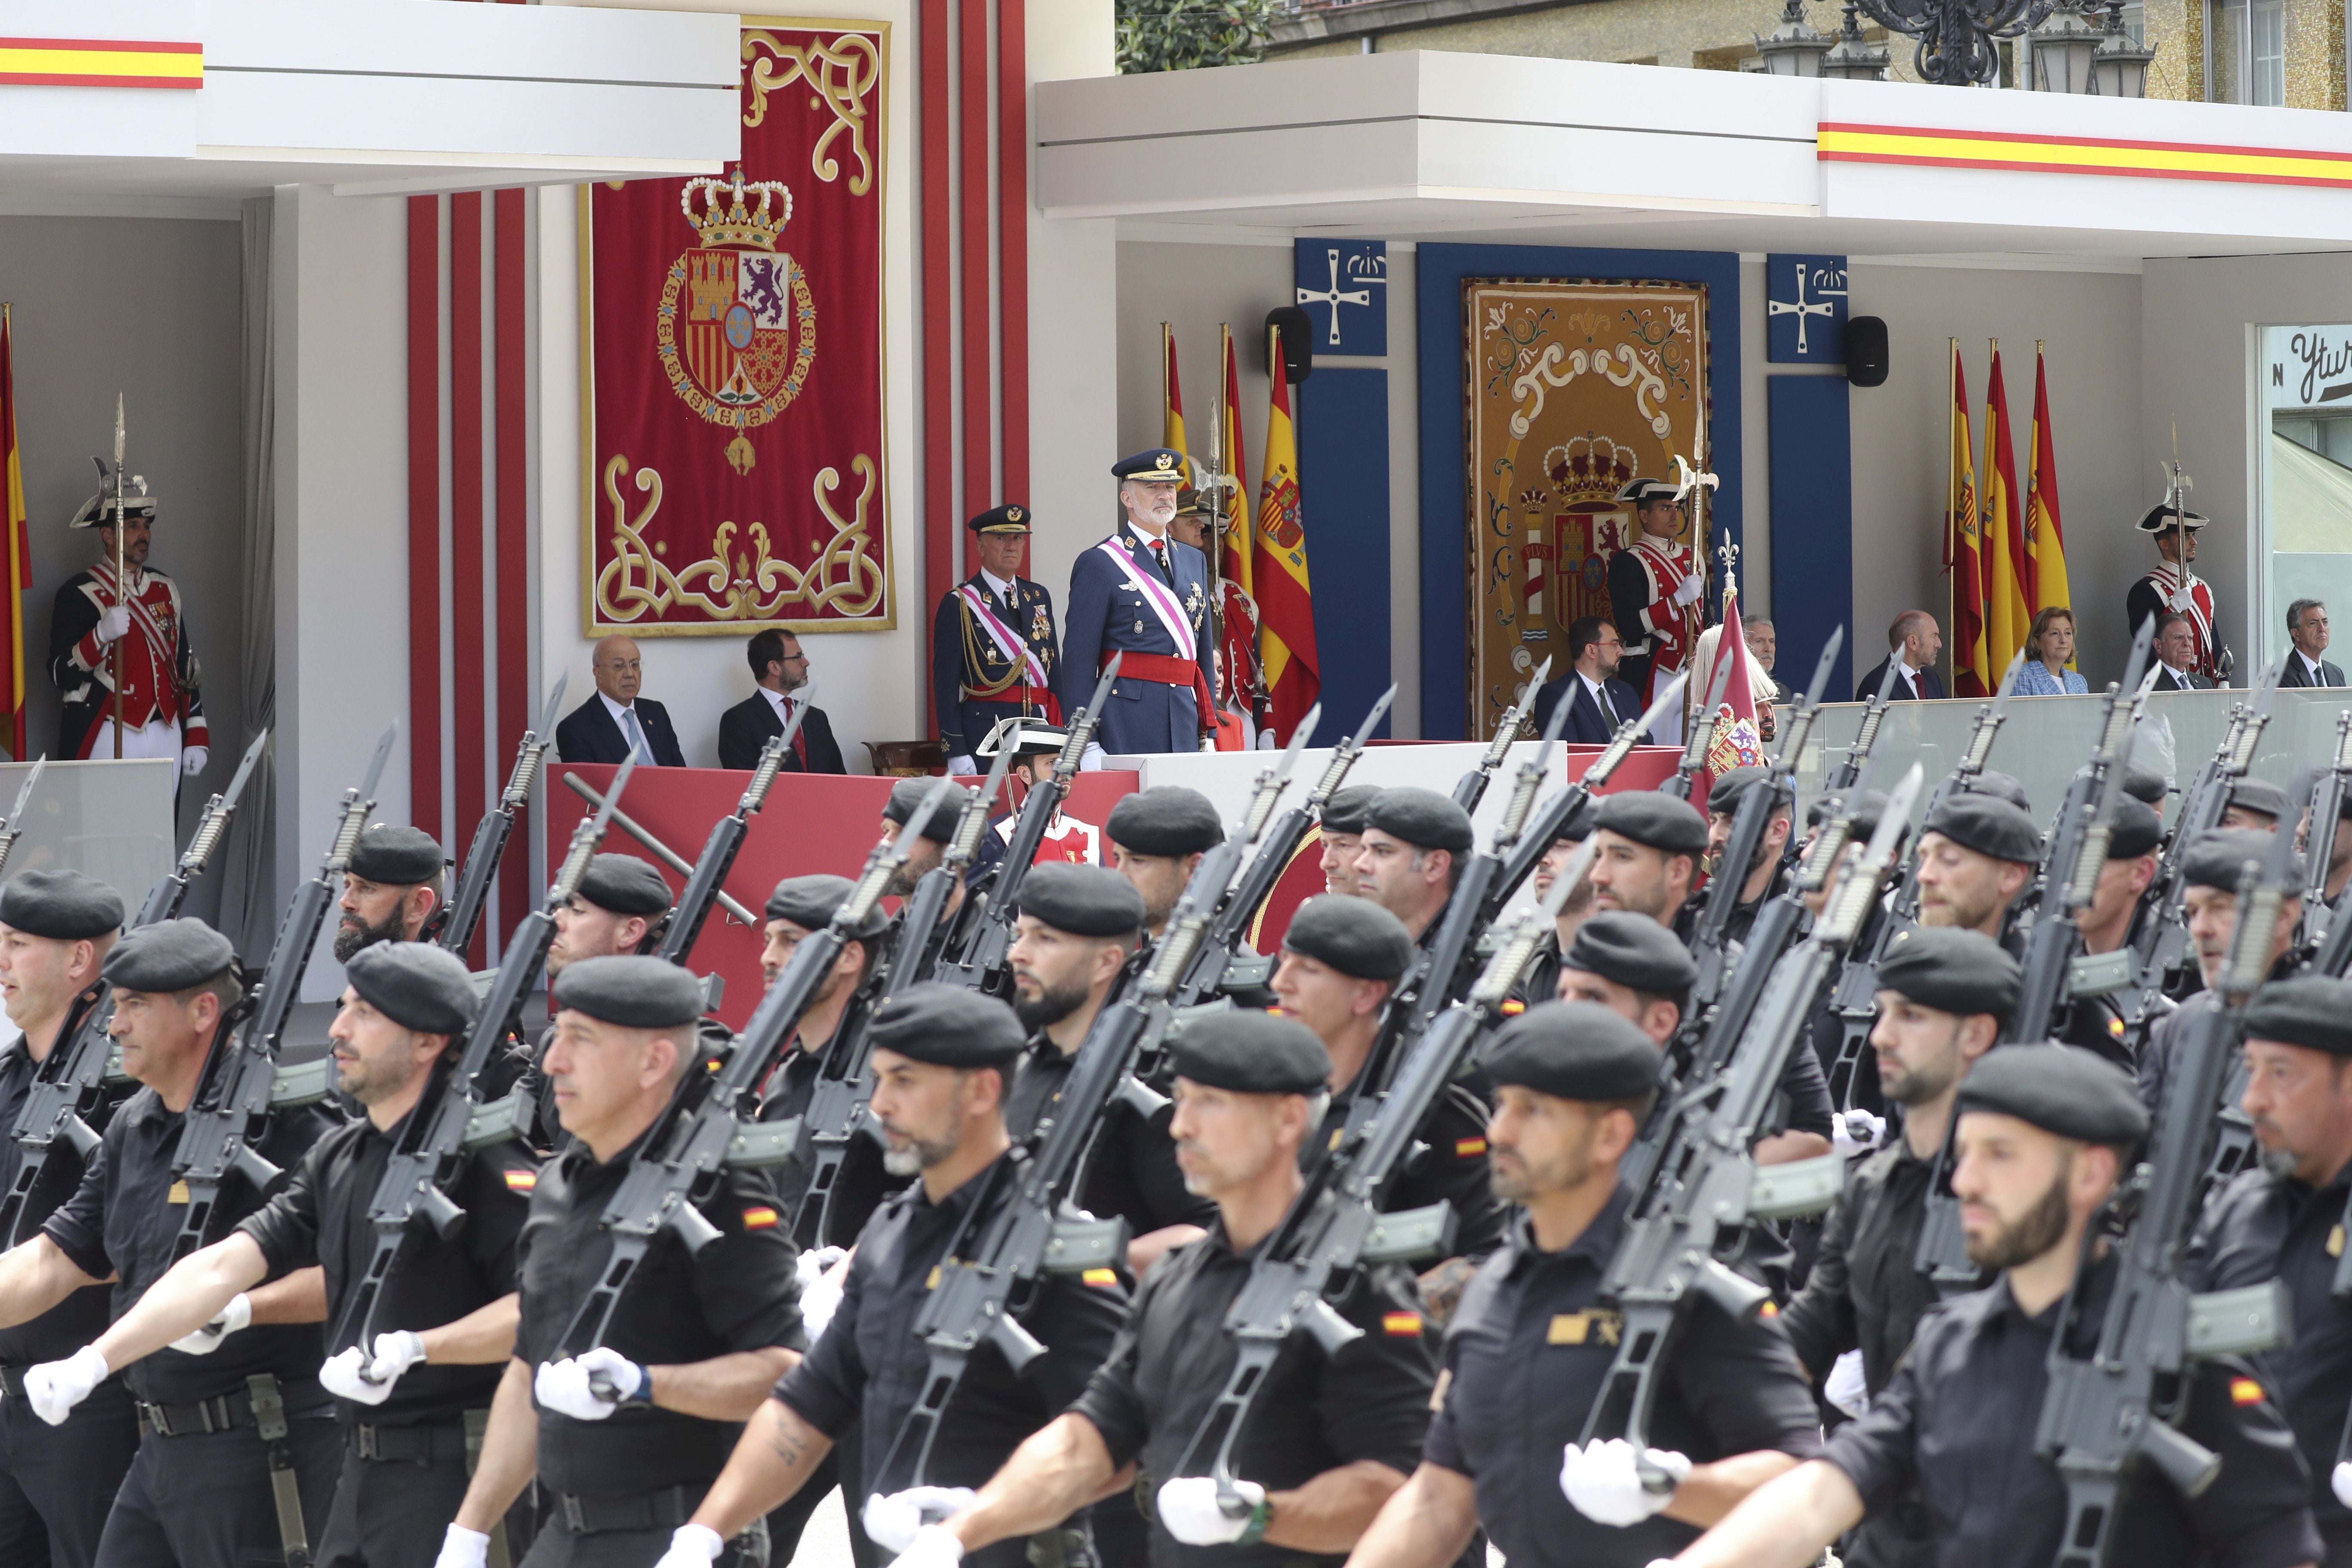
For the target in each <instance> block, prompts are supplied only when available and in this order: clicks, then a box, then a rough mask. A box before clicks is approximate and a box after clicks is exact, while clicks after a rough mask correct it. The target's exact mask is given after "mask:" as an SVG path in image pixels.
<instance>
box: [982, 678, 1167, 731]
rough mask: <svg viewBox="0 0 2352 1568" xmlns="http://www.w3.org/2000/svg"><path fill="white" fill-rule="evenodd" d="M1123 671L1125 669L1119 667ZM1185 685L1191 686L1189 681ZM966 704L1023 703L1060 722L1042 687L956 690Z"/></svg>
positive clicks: (1056, 705)
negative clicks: (1037, 708) (1043, 711)
mask: <svg viewBox="0 0 2352 1568" xmlns="http://www.w3.org/2000/svg"><path fill="white" fill-rule="evenodd" d="M1120 668H1121V669H1122V671H1124V669H1125V667H1124V666H1121V667H1120ZM1185 684H1186V685H1188V686H1189V685H1190V684H1192V683H1191V682H1190V681H1187V682H1185ZM957 689H958V690H959V691H961V693H962V695H963V700H965V701H966V702H1024V703H1030V704H1034V706H1036V707H1039V708H1042V709H1044V710H1045V718H1046V720H1047V721H1048V722H1050V723H1055V724H1058V723H1060V722H1061V721H1062V700H1061V699H1060V698H1058V697H1056V696H1055V695H1054V694H1053V693H1052V692H1051V691H1048V690H1047V689H1045V688H1044V687H1042V686H999V687H994V688H992V689H987V690H974V689H972V688H971V687H969V686H961V687H959V688H957Z"/></svg>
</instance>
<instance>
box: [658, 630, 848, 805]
mask: <svg viewBox="0 0 2352 1568" xmlns="http://www.w3.org/2000/svg"><path fill="white" fill-rule="evenodd" d="M744 654H745V657H746V658H748V659H749V660H750V661H751V679H753V680H754V681H756V682H758V684H759V687H760V689H759V690H757V691H755V692H753V693H752V694H751V696H749V697H746V698H745V699H743V700H742V701H740V702H738V703H737V704H735V706H734V707H732V708H730V709H729V710H727V711H726V712H724V713H721V714H720V715H719V766H720V767H722V768H740V769H745V770H749V769H751V768H755V767H758V766H759V765H760V752H761V749H762V748H764V747H765V746H766V745H767V743H768V737H769V736H771V735H781V734H782V733H783V732H784V731H786V730H787V729H789V728H791V727H792V722H793V714H795V713H797V712H799V711H800V710H801V709H802V708H803V707H804V706H806V707H808V717H807V718H806V719H804V720H803V721H801V728H800V733H799V734H797V735H794V736H793V743H792V744H791V745H789V746H787V747H785V748H784V767H783V771H784V772H786V773H847V772H848V771H849V770H848V769H847V768H846V767H845V766H843V765H842V761H841V747H840V745H839V743H838V742H835V740H834V738H833V721H831V720H829V719H827V718H826V717H825V716H824V709H822V708H817V707H814V706H810V705H809V704H808V703H807V701H806V700H805V699H803V698H799V697H794V696H793V692H795V691H798V690H799V689H801V688H803V687H804V686H806V685H807V684H808V679H809V661H808V655H806V654H804V653H803V652H802V651H801V639H800V638H798V637H794V636H793V634H792V633H790V632H784V631H778V630H776V629H775V628H773V627H770V628H769V629H768V630H766V631H763V632H761V634H760V635H759V636H757V637H753V638H752V639H751V646H750V647H748V648H746V649H745V650H744ZM665 722H667V721H665Z"/></svg>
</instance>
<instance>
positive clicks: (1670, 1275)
mask: <svg viewBox="0 0 2352 1568" xmlns="http://www.w3.org/2000/svg"><path fill="white" fill-rule="evenodd" d="M1919 780H1920V770H1919V766H1918V764H1917V763H1913V764H1912V766H1911V770H1910V772H1909V773H1906V774H1905V775H1904V778H1903V782H1902V783H1901V784H1897V785H1896V786H1895V791H1894V795H1893V798H1892V799H1891V800H1890V801H1889V803H1888V805H1887V809H1886V815H1885V816H1884V817H1883V818H1882V819H1881V820H1880V821H1879V824H1878V829H1877V831H1876V832H1874V833H1873V834H1872V835H1871V837H1870V843H1869V845H1868V846H1867V847H1864V850H1863V852H1862V853H1861V854H1859V855H1857V856H1855V857H1853V858H1852V859H1851V860H1849V861H1848V862H1847V863H1846V865H1845V866H1844V868H1843V869H1842V870H1841V871H1840V872H1839V875H1838V879H1837V882H1836V885H1835V887H1834V888H1833V889H1832V890H1831V893H1830V897H1829V902H1828V904H1827V905H1826V906H1825V907H1824V908H1823V910H1822V918H1821V919H1820V920H1819V921H1816V922H1815V923H1814V926H1813V929H1812V931H1811V934H1810V935H1809V936H1808V937H1807V938H1806V939H1805V940H1804V942H1801V943H1800V944H1799V945H1798V946H1797V947H1795V948H1794V949H1792V950H1790V952H1788V953H1786V954H1785V955H1783V956H1782V958H1781V959H1780V962H1779V963H1776V964H1774V965H1773V966H1772V977H1771V979H1770V980H1769V982H1768V983H1767V984H1766V985H1765V990H1764V996H1763V999H1762V1000H1761V1001H1760V1002H1759V1004H1758V1005H1757V1008H1756V1015H1755V1019H1754V1022H1753V1023H1752V1024H1751V1025H1750V1026H1749V1027H1748V1032H1747V1034H1746V1036H1745V1037H1743V1038H1742V1039H1741V1040H1740V1041H1739V1043H1738V1046H1737V1047H1735V1048H1734V1049H1733V1051H1732V1053H1731V1058H1730V1060H1729V1062H1728V1063H1727V1065H1726V1067H1725V1069H1724V1070H1723V1072H1721V1073H1720V1074H1718V1075H1717V1076H1716V1077H1715V1078H1713V1079H1709V1080H1707V1081H1705V1082H1701V1083H1696V1084H1694V1085H1693V1086H1692V1087H1691V1088H1690V1089H1688V1090H1687V1091H1686V1092H1685V1093H1683V1094H1682V1095H1681V1096H1679V1097H1678V1099H1677V1100H1676V1101H1675V1104H1674V1106H1673V1107H1672V1108H1671V1110H1669V1112H1668V1116H1667V1125H1666V1131H1665V1135H1664V1137H1663V1138H1662V1139H1661V1140H1660V1141H1659V1146H1660V1147H1661V1148H1662V1149H1663V1150H1664V1157H1663V1159H1661V1160H1660V1161H1659V1163H1658V1164H1657V1167H1656V1169H1655V1171H1654V1173H1653V1174H1652V1175H1651V1177H1650V1179H1649V1180H1648V1181H1647V1182H1646V1183H1644V1184H1642V1185H1641V1186H1640V1187H1639V1188H1637V1189H1636V1192H1635V1195H1634V1197H1633V1202H1632V1203H1631V1204H1630V1205H1628V1206H1627V1208H1626V1211H1625V1229H1624V1235H1623V1237H1622V1239H1621V1240H1620V1241H1619V1242H1618V1244H1617V1251H1616V1255H1615V1256H1614V1257H1612V1258H1610V1260H1609V1268H1608V1269H1607V1271H1606V1272H1605V1273H1603V1274H1602V1276H1601V1289H1600V1299H1601V1301H1602V1302H1604V1303H1606V1304H1608V1305H1611V1306H1613V1307H1615V1308H1616V1309H1617V1310H1619V1311H1620V1312H1622V1314H1623V1315H1624V1331H1623V1333H1622V1336H1621V1337H1620V1339H1619V1342H1618V1349H1617V1357H1616V1360H1615V1361H1614V1362H1613V1363H1611V1365H1610V1368H1609V1373H1608V1376H1607V1378H1606V1379H1605V1380H1604V1381H1603V1383H1602V1384H1601V1392H1600V1394H1599V1396H1598V1397H1596V1398H1595V1399H1594V1400H1593V1402H1592V1410H1591V1415H1589V1416H1588V1417H1587V1419H1586V1422H1585V1428H1584V1436H1585V1438H1586V1440H1588V1441H1589V1440H1591V1439H1592V1438H1595V1437H1599V1436H1612V1435H1622V1436H1623V1437H1624V1438H1625V1439H1626V1440H1627V1441H1628V1442H1630V1443H1632V1444H1633V1452H1634V1454H1635V1455H1636V1456H1637V1458H1636V1461H1635V1462H1636V1464H1637V1465H1638V1466H1639V1467H1640V1469H1641V1473H1642V1482H1643V1486H1644V1487H1646V1488H1648V1489H1650V1490H1652V1491H1653V1492H1658V1493H1663V1492H1667V1491H1671V1490H1672V1489H1674V1482H1673V1480H1672V1479H1670V1478H1669V1477H1668V1476H1667V1475H1666V1474H1665V1473H1664V1471H1663V1470H1659V1469H1658V1468H1655V1467H1654V1466H1653V1465H1651V1464H1650V1462H1649V1458H1648V1446H1649V1428H1650V1411H1651V1406H1652V1403H1653V1401H1654V1399H1655V1397H1656V1389H1657V1382H1656V1378H1657V1371H1658V1368H1659V1367H1660V1366H1662V1365H1664V1363H1665V1360H1666V1358H1667V1357H1668V1356H1669V1355H1671V1354H1672V1353H1673V1351H1674V1345H1675V1340H1676V1339H1677V1338H1678V1337H1679V1335H1680V1333H1681V1331H1682V1329H1683V1326H1684V1324H1685V1321H1686V1320H1687V1318H1688V1316H1689V1313H1690V1310H1691V1309H1692V1308H1693V1307H1694V1306H1695V1305H1696V1300H1697V1299H1698V1298H1700V1297H1705V1298H1706V1300H1710V1301H1713V1302H1714V1303H1715V1304H1716V1305H1717V1306H1718V1307H1720V1308H1722V1309H1723V1310H1725V1311H1726V1312H1728V1313H1729V1314H1731V1315H1732V1316H1733V1317H1735V1318H1753V1317H1754V1316H1756V1314H1757V1312H1758V1311H1759V1310H1761V1309H1762V1307H1763V1305H1764V1303H1765V1302H1766V1301H1768V1300H1770V1299H1771V1292H1770V1291H1769V1290H1768V1289H1765V1288H1764V1287H1763V1286H1761V1285H1759V1284H1757V1283H1756V1282H1755V1281H1754V1280H1752V1279H1748V1278H1746V1277H1745V1276H1743V1275H1740V1274H1738V1273H1736V1272H1734V1271H1733V1270H1732V1268H1730V1267H1729V1266H1728V1265H1727V1264H1726V1263H1725V1262H1724V1261H1723V1259H1724V1258H1727V1257H1731V1256H1735V1255H1736V1254H1737V1252H1738V1246H1739V1243H1740V1241H1741V1239H1742V1238H1743V1237H1744V1235H1745V1233H1746V1231H1747V1228H1748V1223H1749V1222H1750V1221H1752V1220H1759V1219H1797V1218H1801V1217H1803V1216H1805V1215H1817V1214H1819V1213H1821V1212H1822V1210H1823V1209H1826V1208H1828V1207H1829V1206H1830V1205H1831V1204H1832V1203H1833V1202H1835V1201H1836V1199H1837V1194H1838V1191H1839V1189H1840V1188H1841V1186H1843V1183H1844V1180H1845V1163H1844V1161H1843V1158H1842V1157H1841V1156H1839V1155H1836V1154H1824V1155H1822V1156H1821V1157H1820V1158H1819V1159H1815V1160H1800V1161H1797V1162H1795V1163H1792V1164H1786V1165H1766V1166H1759V1165H1758V1164H1757V1163H1756V1156H1755V1153H1754V1152H1753V1150H1752V1149H1751V1148H1750V1144H1752V1143H1753V1142H1754V1141H1755V1138H1756V1136H1757V1134H1758V1132H1759V1131H1760V1130H1761V1129H1762V1128H1763V1126H1764V1123H1765V1119H1766V1118H1767V1117H1768V1116H1769V1115H1770V1113H1771V1108H1772V1101H1773V1097H1774V1095H1775V1094H1776V1093H1777V1092H1778V1090H1779V1087H1780V1076H1781V1073H1782V1071H1783V1070H1784V1069H1785V1068H1786V1067H1787V1065H1788V1060H1789V1053H1790V1051H1791V1050H1799V1049H1807V1048H1810V1047H1808V1046H1807V1045H1806V1044H1805V1042H1804V1036H1805V1031H1806V1027H1807V1026H1808V1024H1809V1023H1810V1022H1811V1018H1812V1016H1813V1003H1814V1000H1815V998H1816V997H1818V996H1819V995H1820V994H1821V991H1822V986H1823V985H1824V984H1827V983H1828V981H1829V977H1830V975H1831V973H1832V970H1833V968H1834V966H1835V965H1836V963H1837V962H1838V959H1839V957H1840V955H1841V954H1842V953H1843V952H1844V950H1845V949H1846V948H1847V947H1848V946H1849V945H1851V944H1852V942H1853V938H1854V933H1855V932H1856V931H1859V930H1861V928H1862V921H1863V917H1864V915H1865V914H1866V913H1868V911H1869V910H1870V906H1871V905H1872V904H1873V903H1874V902H1875V901H1876V899H1877V894H1878V883H1879V878H1880V877H1881V875H1883V874H1884V872H1885V869H1886V867H1887V864H1888V862H1889V861H1891V860H1892V859H1893V858H1894V856H1895V844H1896V843H1897V842H1898V841H1899V840H1900V839H1901V837H1902V836H1903V826H1904V824H1905V823H1906V822H1907V821H1908V820H1909V819H1910V815H1911V803H1912V801H1913V800H1914V799H1915V798H1916V796H1917V795H1918V791H1919Z"/></svg>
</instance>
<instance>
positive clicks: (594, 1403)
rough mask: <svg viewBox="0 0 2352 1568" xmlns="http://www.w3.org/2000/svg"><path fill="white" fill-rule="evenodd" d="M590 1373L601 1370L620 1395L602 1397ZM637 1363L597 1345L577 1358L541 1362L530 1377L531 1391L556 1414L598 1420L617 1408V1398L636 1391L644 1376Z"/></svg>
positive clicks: (618, 1401) (577, 1419)
mask: <svg viewBox="0 0 2352 1568" xmlns="http://www.w3.org/2000/svg"><path fill="white" fill-rule="evenodd" d="M591 1373H604V1376H605V1377H606V1378H607V1379H608V1380H609V1381H610V1382H611V1383H612V1384H613V1387H614V1391H615V1392H616V1393H617V1394H619V1395H620V1399H609V1400H608V1399H606V1398H605V1397H604V1395H602V1394H598V1393H597V1392H596V1390H595V1389H594V1388H593V1386H592V1385H591V1384H590V1383H589V1381H588V1380H589V1375H590V1374H591ZM644 1375H645V1374H644V1373H643V1371H642V1370H641V1369H640V1368H639V1367H638V1365H637V1363H635V1362H633V1361H631V1360H629V1359H628V1358H627V1357H626V1356H625V1355H622V1354H621V1353H620V1352H617V1351H611V1350H606V1349H605V1348H604V1346H602V1345H599V1346H597V1347H596V1348H595V1349H594V1350H593V1351H590V1352H588V1353H587V1354H586V1355H583V1356H581V1357H579V1358H578V1359H576V1360H575V1359H573V1358H572V1357H569V1356H567V1357H565V1358H564V1359H563V1360H562V1361H554V1362H543V1363H541V1364H540V1369H539V1375H538V1376H537V1377H536V1378H534V1379H533V1380H532V1383H531V1388H532V1392H534V1393H535V1394H538V1395H539V1402H540V1404H541V1405H545V1406H546V1407H547V1408H548V1409H550V1410H552V1411H554V1412H555V1413H556V1414H557V1415H569V1416H571V1417H572V1419H573V1420H575V1421H602V1420H604V1418H605V1417H606V1416H608V1415H612V1414H613V1412H614V1411H615V1410H617V1409H619V1408H620V1400H621V1399H626V1398H627V1397H628V1396H629V1395H630V1394H635V1392H636V1391H637V1384H638V1382H639V1381H640V1380H641V1379H642V1378H643V1377H644Z"/></svg>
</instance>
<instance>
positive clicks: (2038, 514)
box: [2025, 343, 2074, 663]
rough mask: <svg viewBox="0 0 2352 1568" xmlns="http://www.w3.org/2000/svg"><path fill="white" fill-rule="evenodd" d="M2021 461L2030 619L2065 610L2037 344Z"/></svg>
mask: <svg viewBox="0 0 2352 1568" xmlns="http://www.w3.org/2000/svg"><path fill="white" fill-rule="evenodd" d="M2025 461H2026V470H2025V587H2026V593H2025V602H2026V604H2027V605H2028V606H2029V607H2030V608H2031V609H2032V611H2033V613H2034V614H2035V615H2039V614H2041V613H2042V611H2043V610H2046V609H2049V608H2050V607H2051V606H2052V605H2056V606H2058V607H2060V608H2062V609H2071V608H2073V606H2074V595H2073V593H2072V592H2071V591H2070V590H2069V589H2068V588H2067V585H2066V531H2065V530H2064V529H2063V528H2062V527H2061V526H2060V525H2059V521H2058V447H2057V442H2056V438H2055V437H2053V436H2052V435H2051V433H2050V372H2049V369H2048V367H2047V366H2045V365H2044V364H2043V363H2042V345H2041V344H2040V343H2036V344H2034V345H2033V441H2032V446H2030V447H2028V448H2027V449H2026V454H2025ZM2028 624H2029V625H2030V624H2031V623H2030V622H2029V623H2028ZM2069 662H2070V663H2071V662H2072V661H2071V660H2070V661H2069Z"/></svg>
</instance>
